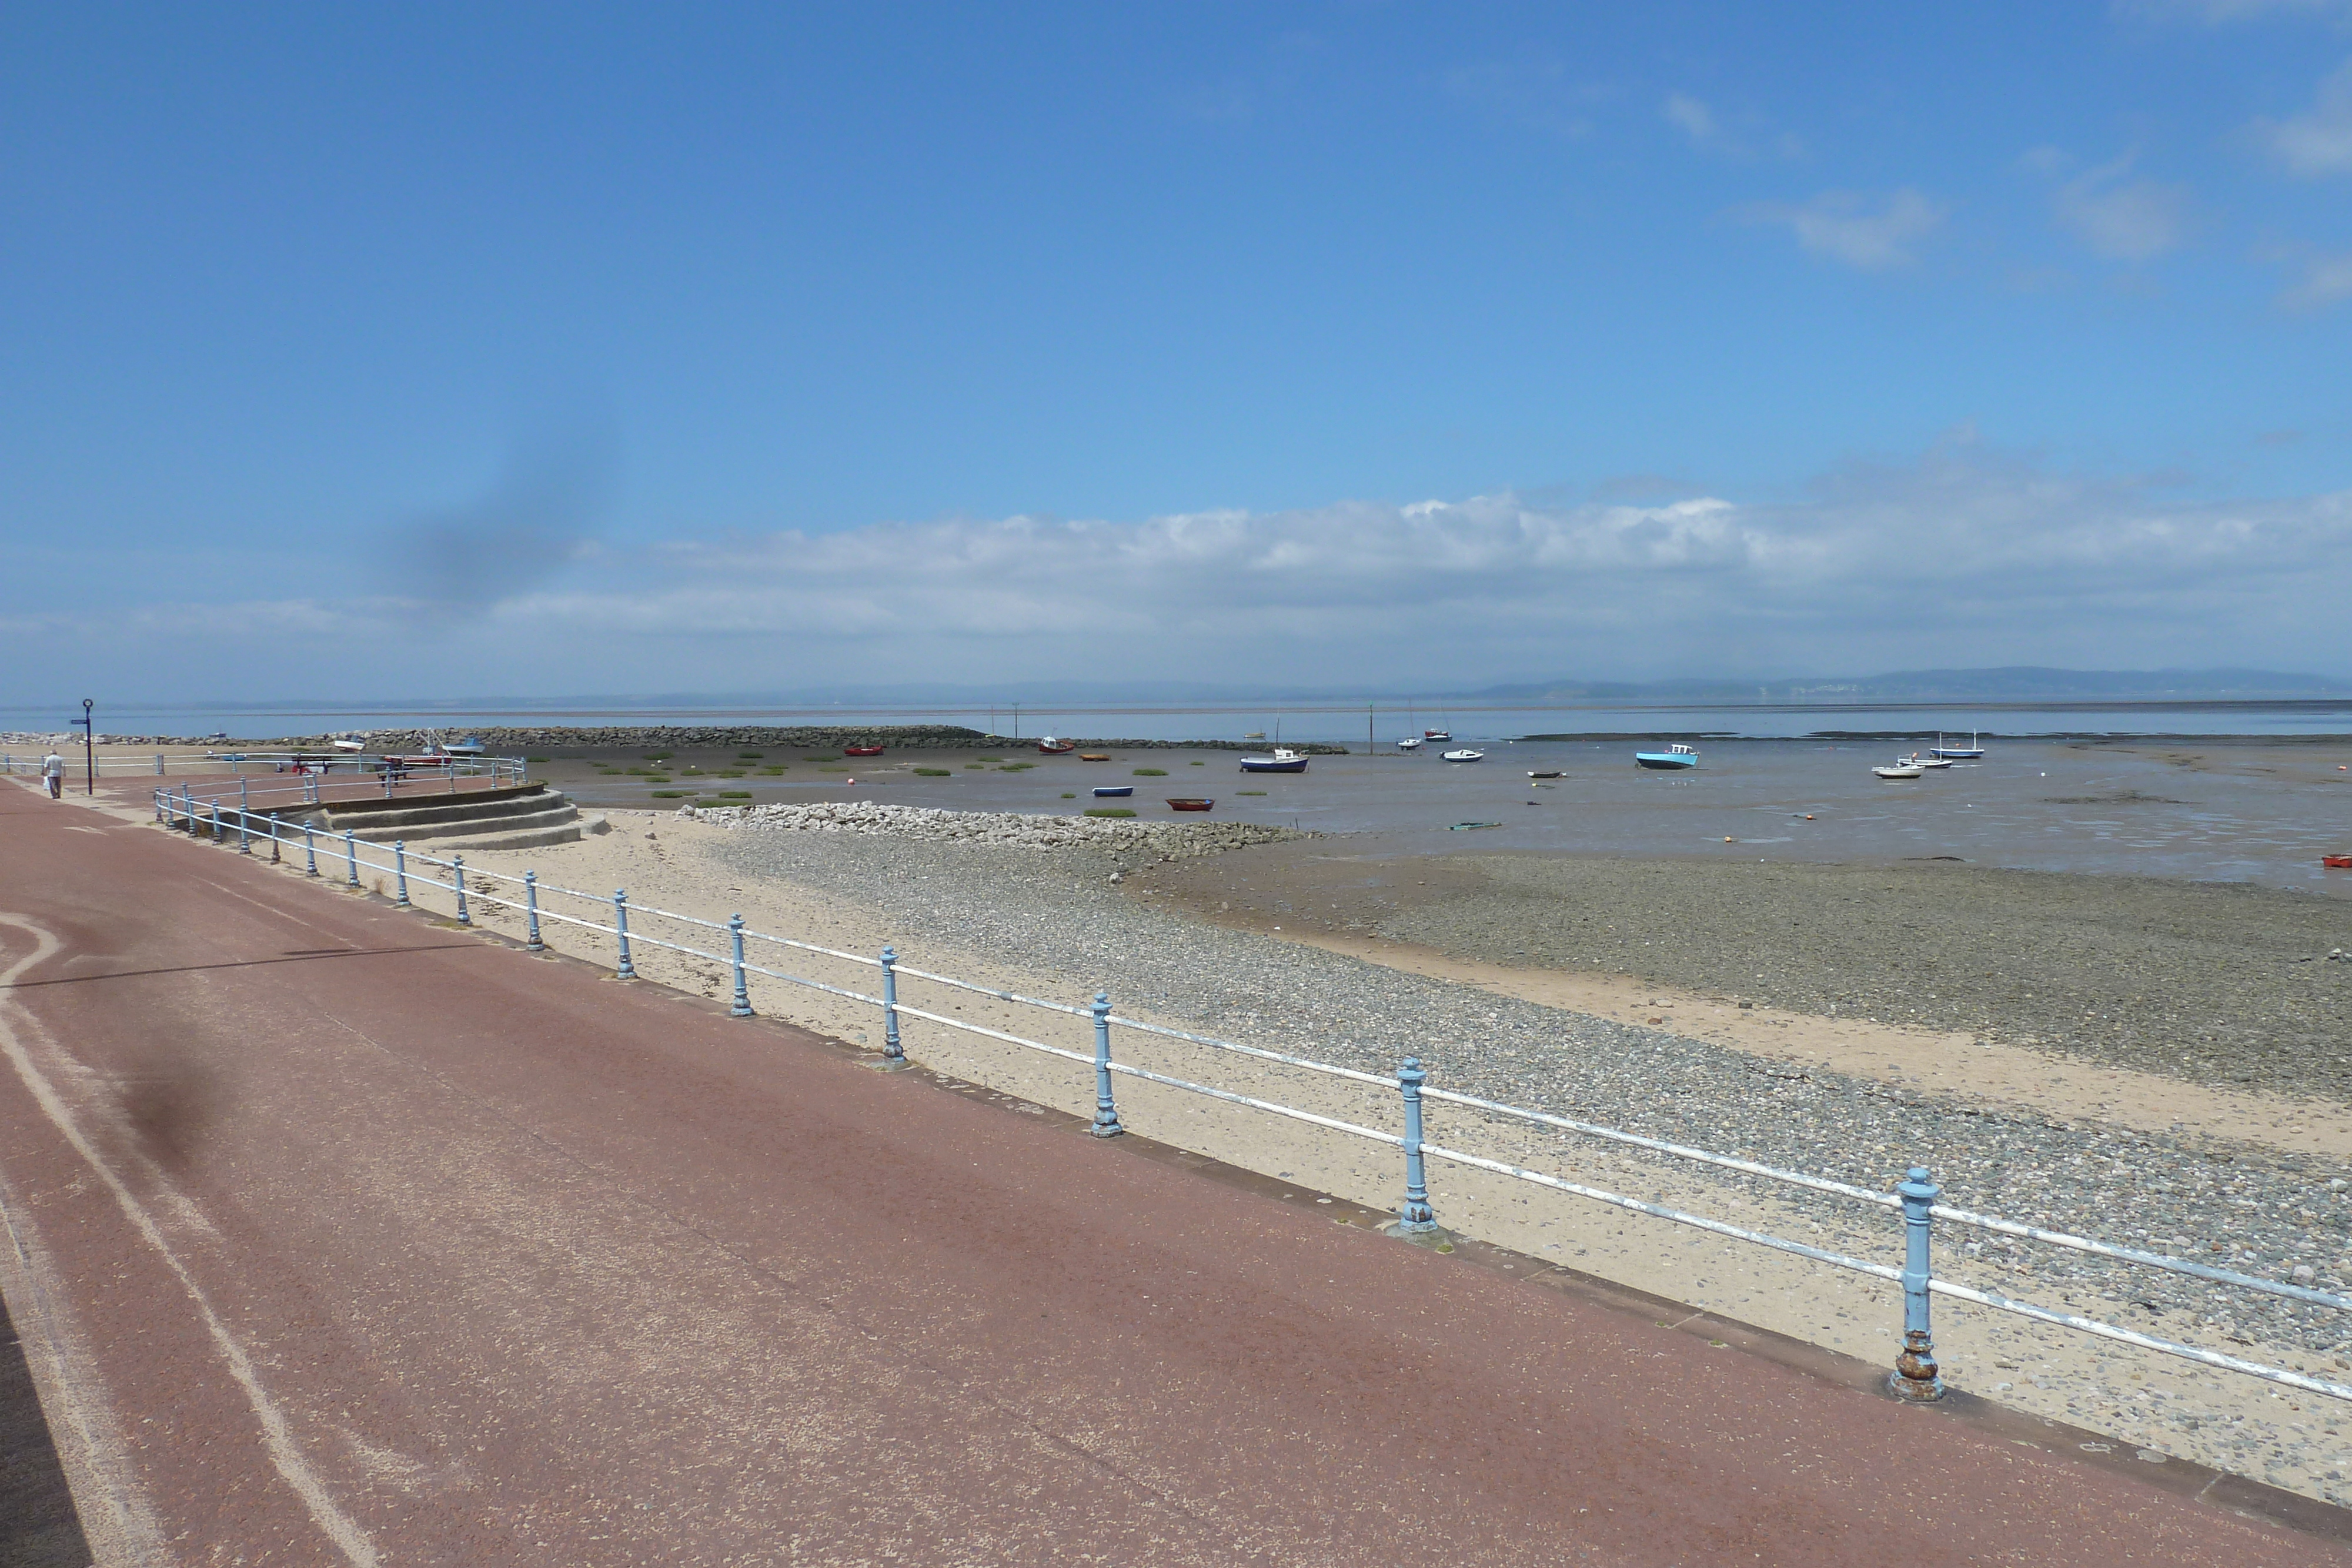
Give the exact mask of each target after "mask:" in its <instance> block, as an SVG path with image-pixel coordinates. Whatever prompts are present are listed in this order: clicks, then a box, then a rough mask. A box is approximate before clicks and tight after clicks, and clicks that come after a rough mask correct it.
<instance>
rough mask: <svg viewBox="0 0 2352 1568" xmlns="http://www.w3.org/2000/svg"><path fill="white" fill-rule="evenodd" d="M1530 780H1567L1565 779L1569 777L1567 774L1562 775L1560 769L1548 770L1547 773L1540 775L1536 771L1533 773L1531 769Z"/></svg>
mask: <svg viewBox="0 0 2352 1568" xmlns="http://www.w3.org/2000/svg"><path fill="white" fill-rule="evenodd" d="M1567 777H1568V775H1567V774H1565V773H1562V772H1561V771H1560V770H1559V768H1548V769H1546V770H1545V771H1543V772H1540V773H1538V772H1535V771H1533V770H1532V769H1530V770H1529V772H1528V778H1530V779H1565V778H1567Z"/></svg>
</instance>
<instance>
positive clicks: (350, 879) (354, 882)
mask: <svg viewBox="0 0 2352 1568" xmlns="http://www.w3.org/2000/svg"><path fill="white" fill-rule="evenodd" d="M357 833H358V830H356V829H353V828H345V829H344V830H343V866H344V876H343V885H344V886H345V887H357V886H358V885H359V884H360V846H359V843H358V841H357Z"/></svg>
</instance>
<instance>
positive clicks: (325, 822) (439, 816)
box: [315, 787, 572, 842]
mask: <svg viewBox="0 0 2352 1568" xmlns="http://www.w3.org/2000/svg"><path fill="white" fill-rule="evenodd" d="M548 810H566V811H568V810H572V798H571V797H570V796H569V795H565V794H563V793H562V792H561V791H559V790H554V789H546V788H544V787H540V788H536V789H520V790H512V791H509V790H500V791H499V792H498V793H497V794H496V795H495V796H493V797H491V798H490V799H488V800H485V799H483V798H482V797H481V796H480V795H478V794H470V793H469V794H461V795H446V796H431V797H411V798H410V799H409V800H405V801H403V802H402V803H400V804H398V805H393V804H391V803H389V802H384V803H379V802H376V801H373V800H355V801H347V802H331V803H329V804H328V805H327V806H325V807H324V808H323V809H322V810H320V811H319V813H318V814H317V816H316V819H315V820H316V821H318V823H319V825H320V827H321V828H322V829H325V830H327V831H331V832H338V833H340V832H341V831H343V830H344V829H345V828H351V829H354V830H356V831H358V832H359V833H360V834H361V835H362V836H363V837H365V838H367V839H369V841H372V842H373V841H375V840H376V838H378V837H379V836H380V834H381V832H382V831H383V830H387V829H391V828H409V827H420V826H424V825H425V824H428V823H436V822H446V821H454V820H461V819H462V820H465V821H484V820H488V819H490V818H495V817H529V816H534V815H536V814H538V813H540V812H542V811H548ZM393 836H394V837H395V838H396V837H398V836H399V835H398V834H394V835H393Z"/></svg>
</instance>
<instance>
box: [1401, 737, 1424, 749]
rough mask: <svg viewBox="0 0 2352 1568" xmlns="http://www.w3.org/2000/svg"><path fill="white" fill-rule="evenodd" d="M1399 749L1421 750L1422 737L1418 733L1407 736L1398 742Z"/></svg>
mask: <svg viewBox="0 0 2352 1568" xmlns="http://www.w3.org/2000/svg"><path fill="white" fill-rule="evenodd" d="M1397 749H1398V750H1399V751H1419V750H1420V749H1421V737H1419V736H1417V735H1408V736H1406V737H1404V738H1403V739H1402V740H1400V741H1398V742H1397Z"/></svg>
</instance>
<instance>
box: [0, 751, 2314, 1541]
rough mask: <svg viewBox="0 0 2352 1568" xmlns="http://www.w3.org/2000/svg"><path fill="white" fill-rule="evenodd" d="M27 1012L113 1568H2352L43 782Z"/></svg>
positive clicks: (30, 878)
mask: <svg viewBox="0 0 2352 1568" xmlns="http://www.w3.org/2000/svg"><path fill="white" fill-rule="evenodd" d="M123 799H124V800H126V801H128V802H130V803H131V804H133V805H134V806H135V805H137V804H139V803H140V802H141V801H142V800H143V797H131V796H130V795H128V794H127V793H126V795H125V796H124V797H123ZM0 987H5V988H0V1051H5V1054H6V1057H7V1061H6V1062H5V1064H0V1203H5V1213H6V1218H7V1222H8V1226H9V1228H10V1231H11V1233H12V1236H13V1239H14V1242H15V1246H14V1247H13V1248H12V1249H11V1251H12V1252H13V1253H14V1254H15V1255H16V1257H15V1260H14V1261H13V1262H12V1263H11V1264H10V1266H9V1267H8V1268H7V1269H6V1270H5V1279H6V1280H7V1281H8V1291H9V1295H8V1301H7V1305H8V1308H9V1312H10V1314H11V1316H12V1318H13V1320H14V1322H15V1323H16V1329H17V1332H18V1333H20V1334H21V1335H22V1336H23V1337H24V1339H25V1341H26V1344H27V1347H28V1349H29V1350H31V1351H33V1352H34V1353H35V1354H34V1359H35V1361H36V1363H37V1365H40V1366H46V1367H47V1368H48V1371H47V1383H46V1385H45V1387H44V1396H45V1400H44V1403H45V1406H46V1408H47V1416H48V1427H49V1428H50V1430H51V1431H52V1432H54V1433H55V1434H57V1440H58V1447H59V1449H60V1451H61V1452H62V1453H63V1455H64V1457H65V1461H66V1468H67V1471H68V1474H69V1475H70V1476H71V1477H72V1479H73V1481H74V1487H75V1499H76V1501H77V1503H78V1505H79V1511H80V1515H81V1519H82V1522H83V1526H84V1529H85V1530H86V1531H87V1532H88V1534H89V1538H90V1541H91V1543H92V1546H93V1548H94V1549H95V1550H96V1552H97V1554H98V1559H99V1561H100V1562H101V1563H113V1562H123V1563H171V1564H180V1563H184V1564H214V1563H243V1564H289V1565H291V1564H301V1565H311V1564H336V1563H383V1564H387V1565H390V1564H404V1565H405V1564H418V1565H422V1564H449V1565H452V1568H458V1565H463V1568H488V1565H493V1564H509V1563H511V1564H524V1563H529V1564H542V1565H569V1564H582V1565H588V1564H594V1565H604V1564H656V1563H657V1564H668V1563H681V1564H682V1563H696V1564H721V1563H724V1564H754V1563H825V1564H833V1563H901V1564H950V1563H1022V1564H1030V1563H1039V1564H1046V1563H1122V1564H1137V1565H1148V1568H1160V1565H1167V1568H1176V1565H1183V1564H1196V1563H1198V1564H1208V1563H1216V1564H1226V1563H1234V1564H1239V1563H1253V1564H1269V1565H1271V1564H1318V1565H1319V1564H1328V1565H1331V1568H1364V1565H1370V1564H1375V1563H1378V1564H1417V1563H1431V1564H1437V1563H1444V1564H1448V1565H1453V1568H1459V1565H1463V1564H1490V1563H1514V1564H1518V1563H1524V1564H1558V1563H1593V1564H1626V1565H1636V1564H1638V1565H1656V1568H1664V1565H1667V1564H1691V1565H1697V1564H1717V1563H1778V1564H1791V1565H1796V1564H1802V1565H1807V1568H1828V1565H1834V1564H1885V1563H1905V1564H1943V1563H2015V1564H2053V1565H2055V1564H2066V1565H2069V1568H2080V1565H2083V1564H2102V1563H2149V1564H2192V1563H2229V1564H2231V1565H2233V1568H2260V1565H2267V1564H2290V1563H2339V1564H2340V1563H2352V1552H2347V1550H2345V1549H2344V1548H2342V1547H2340V1546H2338V1545H2336V1544H2334V1543H2332V1542H2329V1541H2326V1540H2324V1539H2321V1538H2319V1537H2317V1536H2314V1535H2310V1534H2304V1533H2298V1532H2296V1531H2292V1530H2289V1529H2287V1528H2284V1526H2281V1525H2277V1524H2273V1523H2270V1522H2265V1521H2256V1520H2251V1519H2246V1518H2242V1517H2240V1516H2238V1515H2236V1514H2234V1513H2232V1512H2231V1511H2228V1510H2226V1509H2223V1508H2221V1507H2217V1506H2215V1505H2213V1504H2212V1503H2210V1502H2209V1501H2200V1500H2195V1499H2192V1498H2189V1497H2186V1496H2181V1495H2176V1494H2175V1493H2173V1492H2171V1491H2168V1490H2161V1489H2159V1488H2158V1487H2157V1486H2155V1485H2152V1484H2149V1483H2147V1482H2145V1481H2142V1480H2140V1479H2138V1478H2137V1476H2136V1475H2135V1474H2134V1473H2132V1472H2131V1471H2129V1470H2119V1469H2097V1468H2093V1467H2090V1466H2086V1465H2083V1464H2079V1463H2076V1462H2073V1461H2071V1460H2068V1459H2063V1458H2057V1457H2054V1456H2053V1455H2052V1454H2050V1453H2048V1452H2045V1451H2043V1450H2042V1449H2039V1448H2029V1447H2025V1446H2022V1445H2021V1444H2019V1443H2017V1442H2014V1441H2011V1439H2010V1438H2008V1437H2003V1436H2001V1435H2000V1434H1998V1433H1996V1432H1992V1431H1989V1430H1988V1429H1987V1428H1985V1427H1982V1426H1979V1425H1975V1424H1971V1423H1969V1422H1967V1421H1963V1420H1959V1419H1956V1418H1954V1417H1952V1416H1949V1415H1948V1414H1946V1413H1942V1412H1937V1411H1927V1410H1917V1409H1910V1408H1906V1407H1902V1406H1897V1405H1895V1404H1894V1403H1893V1402H1891V1401H1889V1400H1886V1399H1884V1398H1880V1397H1875V1396H1871V1395H1869V1394H1865V1393H1861V1392H1857V1391H1855V1390H1853V1389H1851V1388H1848V1387H1843V1386H1840V1385H1837V1384H1835V1383H1833V1382H1831V1381H1828V1380H1826V1379H1822V1378H1819V1377H1815V1376H1812V1375H1808V1374H1806V1373H1803V1372H1801V1371H1797V1370H1793V1369H1790V1368H1787V1367H1783V1366H1780V1365H1776V1364H1772V1363H1771V1362H1769V1361H1766V1360H1763V1359H1761V1358H1757V1357H1749V1356H1744V1355H1741V1354H1738V1353H1737V1352H1729V1351H1718V1352H1709V1351H1708V1350H1707V1349H1706V1346H1705V1343H1704V1342H1703V1341H1699V1340H1695V1339H1693V1338H1692V1337H1691V1336H1689V1335H1687V1334H1682V1333H1674V1332H1670V1331H1668V1330H1665V1329H1661V1328H1658V1327H1656V1326H1654V1324H1653V1323H1652V1322H1649V1321H1647V1319H1646V1317H1645V1316H1637V1315H1634V1314H1631V1313H1628V1312H1622V1311H1621V1310H1618V1309H1615V1308H1612V1307H1609V1306H1606V1305H1602V1304H1600V1303H1598V1302H1595V1301H1587V1300H1582V1299H1580V1298H1578V1297H1576V1296H1574V1295H1571V1294H1563V1293H1561V1292H1559V1291H1546V1290H1540V1289H1536V1288H1531V1287H1529V1286H1528V1285H1525V1284H1520V1283H1517V1282H1515V1281H1512V1280H1511V1279H1509V1278H1508V1277H1507V1276H1505V1275H1503V1274H1501V1273H1499V1272H1496V1271H1495V1270H1486V1269H1482V1268H1478V1267H1475V1266H1472V1265H1470V1264H1467V1263H1465V1261H1464V1260H1461V1259H1455V1258H1444V1257H1437V1256H1433V1255H1430V1254H1426V1253H1423V1252H1421V1251H1418V1250H1416V1249H1412V1248H1408V1247H1404V1246H1402V1245H1400V1244H1397V1243H1395V1242H1392V1241H1390V1240H1387V1239H1382V1238H1380V1237H1377V1236H1374V1235H1372V1234H1370V1233H1369V1232H1367V1231H1365V1230H1362V1229H1359V1228H1349V1227H1344V1226H1341V1225H1338V1224H1334V1223H1332V1222H1331V1220H1330V1218H1328V1216H1329V1215H1330V1213H1331V1212H1332V1211H1331V1210H1329V1209H1324V1210H1321V1211H1318V1210H1316V1209H1315V1208H1314V1207H1311V1206H1304V1205H1300V1204H1296V1203H1290V1204H1286V1203H1283V1202H1281V1201H1278V1200H1277V1198H1276V1197H1275V1196H1272V1195H1262V1194H1259V1193H1256V1192H1253V1191H1249V1190H1244V1189H1241V1188H1238V1187H1236V1186H1233V1185H1230V1184H1223V1183H1220V1182H1218V1181H1214V1180H1211V1179H1209V1178H1208V1177H1206V1176H1202V1175H1201V1174H1198V1173H1196V1172H1193V1171H1189V1170H1187V1169H1185V1168H1183V1167H1182V1166H1181V1163H1180V1162H1175V1161H1171V1160H1167V1159H1155V1158H1148V1157H1140V1151H1139V1150H1136V1149H1132V1148H1123V1147H1121V1146H1119V1145H1117V1144H1109V1145H1106V1144H1102V1143H1098V1142H1097V1141H1095V1140H1092V1139H1089V1138H1087V1137H1085V1136H1083V1135H1080V1134H1076V1133H1073V1132H1071V1131H1069V1130H1067V1128H1066V1124H1063V1123H1061V1122H1058V1121H1055V1120H1054V1119H1051V1118H1046V1117H1040V1116H1032V1115H1022V1114H1016V1113H1012V1112H1011V1111H1009V1110H1008V1109H1006V1108H1005V1107H1004V1106H1003V1105H1002V1104H999V1103H991V1101H990V1100H989V1099H988V1098H987V1097H985V1096H978V1095H965V1094H957V1093H950V1092H942V1091H941V1090H940V1088H938V1087H937V1086H935V1085H933V1084H931V1083H929V1082H924V1081H923V1078H922V1075H920V1074H914V1073H908V1074H901V1075H885V1074H881V1073H876V1072H872V1071H866V1070H864V1069H862V1068H861V1067H860V1066H858V1065H857V1063H856V1061H854V1060H853V1059H852V1058H851V1057H850V1056H848V1055H847V1054H846V1053H845V1051H842V1050H840V1049H838V1048H836V1047H835V1046H832V1045H830V1044H828V1043H826V1042H823V1041H820V1040H814V1039H813V1038H812V1037H810V1036H807V1035H804V1034H802V1033H799V1032H797V1031H795V1030H792V1029H789V1028H786V1027H783V1026H781V1025H778V1024H773V1023H770V1022H767V1021H765V1020H757V1021H752V1022H748V1023H747V1022H743V1021H739V1020H732V1019H728V1018H726V1017H725V1016H723V1013H720V1012H719V1011H716V1010H714V1009H711V1008H710V1007H709V1005H708V1004H705V1003H702V1002H700V1001H698V1000H688V999H685V998H678V997H677V996H674V995H672V994H670V993H667V992H664V991H660V990H657V989H655V988H651V987H646V986H642V985H635V986H633V985H625V984H622V983H619V982H616V981H614V980H612V979H610V978H608V977H605V976H604V973H603V972H602V971H599V970H597V969H594V968H593V967H589V966H587V965H584V964H582V963H578V962H573V961H570V960H560V959H551V958H535V957H532V956H529V955H526V954H523V953H520V952H518V951H516V950H514V949H513V948H511V947H509V946H506V945H504V944H501V943H499V942H497V941H494V940H492V939H489V938H487V937H484V936H478V935H476V934H474V933H471V932H467V931H463V930H459V929H456V928H453V927H451V926H449V925H446V923H436V922H434V921H431V920H429V919H427V918H425V917H424V916H421V915H414V914H409V913H403V912H399V911H395V910H393V909H391V908H389V907H387V906H385V905H384V904H381V903H378V902H374V901H372V900H369V899H365V898H362V897H360V896H357V895H354V894H349V893H346V892H343V891H341V890H339V889H337V888H334V887H331V886H326V885H319V884H310V883H303V882H301V881H299V880H298V879H296V878H293V877H290V876H288V875H286V874H285V873H282V872H273V871H272V870H271V869H270V868H269V867H268V866H267V865H265V864H257V863H255V862H251V861H248V860H246V859H244V858H242V857H240V856H238V855H236V853H235V852H231V851H226V850H221V849H216V848H213V847H211V846H209V845H206V844H200V843H196V842H193V841H189V840H188V839H186V838H185V837H182V836H174V835H173V834H169V833H166V832H163V831H159V830H157V829H154V828H152V827H150V826H144V825H141V824H139V823H136V822H128V821H121V819H119V818H116V817H110V816H107V815H104V814H101V813H100V812H96V811H92V810H88V809H86V808H84V807H82V806H80V805H79V804H76V803H73V802H71V801H68V802H66V803H63V804H52V803H51V802H49V801H47V800H44V799H41V798H40V797H39V796H38V795H37V793H36V792H35V791H34V790H31V789H24V788H21V787H19V786H17V785H5V784H0ZM2150 1468H2151V1469H2153V1468H2155V1467H2150ZM0 1555H5V1553H0Z"/></svg>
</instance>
